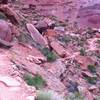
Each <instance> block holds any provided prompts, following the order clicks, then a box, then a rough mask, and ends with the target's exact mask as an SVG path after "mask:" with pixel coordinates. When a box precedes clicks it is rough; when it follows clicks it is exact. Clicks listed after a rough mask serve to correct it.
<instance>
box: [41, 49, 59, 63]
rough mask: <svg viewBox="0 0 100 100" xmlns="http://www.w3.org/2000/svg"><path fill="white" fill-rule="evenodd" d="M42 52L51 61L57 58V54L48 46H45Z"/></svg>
mask: <svg viewBox="0 0 100 100" xmlns="http://www.w3.org/2000/svg"><path fill="white" fill-rule="evenodd" d="M42 53H43V54H44V56H46V58H47V60H48V61H50V62H52V61H55V60H56V58H57V57H56V55H55V54H54V53H53V52H52V51H50V50H49V49H48V48H43V49H42Z"/></svg>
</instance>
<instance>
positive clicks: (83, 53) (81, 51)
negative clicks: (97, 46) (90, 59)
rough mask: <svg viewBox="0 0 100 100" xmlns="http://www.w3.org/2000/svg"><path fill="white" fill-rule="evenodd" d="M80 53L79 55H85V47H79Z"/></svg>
mask: <svg viewBox="0 0 100 100" xmlns="http://www.w3.org/2000/svg"><path fill="white" fill-rule="evenodd" d="M80 55H81V56H85V55H86V52H85V49H84V48H81V49H80Z"/></svg>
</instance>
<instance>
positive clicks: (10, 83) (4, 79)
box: [0, 76, 21, 86]
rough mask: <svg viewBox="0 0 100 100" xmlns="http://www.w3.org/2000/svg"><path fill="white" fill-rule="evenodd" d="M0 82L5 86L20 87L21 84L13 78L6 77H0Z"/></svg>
mask: <svg viewBox="0 0 100 100" xmlns="http://www.w3.org/2000/svg"><path fill="white" fill-rule="evenodd" d="M0 81H2V82H3V83H5V84H6V85H7V86H20V85H21V84H20V83H19V82H18V81H17V80H15V79H14V78H11V77H8V76H0Z"/></svg>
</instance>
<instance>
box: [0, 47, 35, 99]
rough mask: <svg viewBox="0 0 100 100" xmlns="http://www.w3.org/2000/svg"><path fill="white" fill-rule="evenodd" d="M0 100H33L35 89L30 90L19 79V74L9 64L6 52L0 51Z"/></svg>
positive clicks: (11, 64)
mask: <svg viewBox="0 0 100 100" xmlns="http://www.w3.org/2000/svg"><path fill="white" fill-rule="evenodd" d="M0 51H2V52H3V54H0V99H1V100H34V97H35V88H34V87H33V88H31V87H29V86H27V85H26V83H25V82H24V81H23V80H22V79H21V77H19V76H18V75H19V73H18V71H17V70H15V69H16V68H15V67H14V65H13V63H11V62H10V60H9V58H8V55H9V54H7V52H6V51H5V50H2V49H0Z"/></svg>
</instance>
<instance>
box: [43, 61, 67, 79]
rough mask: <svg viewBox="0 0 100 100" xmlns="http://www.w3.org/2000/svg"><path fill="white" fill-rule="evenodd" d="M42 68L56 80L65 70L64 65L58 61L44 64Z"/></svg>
mask: <svg viewBox="0 0 100 100" xmlns="http://www.w3.org/2000/svg"><path fill="white" fill-rule="evenodd" d="M43 66H44V67H46V69H47V71H49V72H51V73H52V74H53V75H54V76H55V77H57V78H59V77H60V75H61V74H62V73H63V72H64V71H65V69H66V67H65V65H64V64H63V62H62V61H61V60H60V59H58V60H56V61H55V62H53V63H44V64H43Z"/></svg>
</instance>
